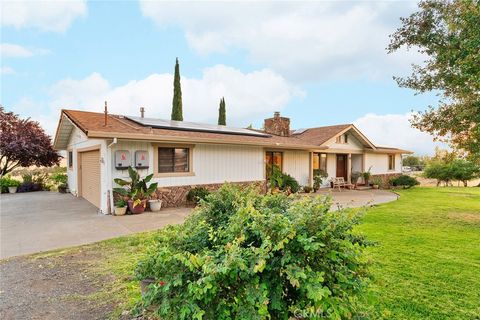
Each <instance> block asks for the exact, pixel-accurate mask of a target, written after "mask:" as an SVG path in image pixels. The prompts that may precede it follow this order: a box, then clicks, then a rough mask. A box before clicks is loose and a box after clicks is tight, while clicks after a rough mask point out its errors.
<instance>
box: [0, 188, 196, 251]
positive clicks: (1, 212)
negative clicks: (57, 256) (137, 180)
mask: <svg viewBox="0 0 480 320" xmlns="http://www.w3.org/2000/svg"><path fill="white" fill-rule="evenodd" d="M190 211H191V209H190V208H179V209H162V210H161V211H160V212H158V213H152V212H146V213H143V214H139V215H126V216H120V217H115V216H111V215H103V214H98V213H97V208H95V207H94V206H93V205H91V204H90V203H89V202H87V201H86V200H84V199H81V198H76V197H74V196H72V195H70V194H60V193H56V192H29V193H16V194H2V195H1V196H0V259H3V258H8V257H12V256H18V255H24V254H28V253H35V252H41V251H47V250H52V249H58V248H63V247H70V246H76V245H81V244H87V243H92V242H96V241H100V240H105V239H109V238H115V237H118V236H122V235H127V234H131V233H136V232H142V231H149V230H155V229H159V228H161V227H163V226H165V225H168V224H174V223H180V222H183V220H184V219H185V217H186V216H187V215H188V214H189V213H190Z"/></svg>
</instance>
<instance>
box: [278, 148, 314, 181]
mask: <svg viewBox="0 0 480 320" xmlns="http://www.w3.org/2000/svg"><path fill="white" fill-rule="evenodd" d="M309 171H310V154H309V152H307V151H293V150H288V151H284V153H283V172H285V173H288V174H290V175H291V176H292V177H294V178H295V179H296V180H297V181H298V183H299V184H300V185H302V186H305V185H308V184H309V178H310V174H309Z"/></svg>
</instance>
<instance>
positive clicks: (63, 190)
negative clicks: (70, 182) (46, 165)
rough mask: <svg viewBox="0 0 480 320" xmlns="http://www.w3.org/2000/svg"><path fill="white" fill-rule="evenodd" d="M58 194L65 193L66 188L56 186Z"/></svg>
mask: <svg viewBox="0 0 480 320" xmlns="http://www.w3.org/2000/svg"><path fill="white" fill-rule="evenodd" d="M58 192H60V193H67V187H65V186H58Z"/></svg>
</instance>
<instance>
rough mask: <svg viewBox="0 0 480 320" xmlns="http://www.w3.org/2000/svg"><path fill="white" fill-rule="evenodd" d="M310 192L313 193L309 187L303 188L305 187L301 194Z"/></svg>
mask: <svg viewBox="0 0 480 320" xmlns="http://www.w3.org/2000/svg"><path fill="white" fill-rule="evenodd" d="M312 191H313V188H312V187H310V186H305V187H303V192H305V193H310V192H312Z"/></svg>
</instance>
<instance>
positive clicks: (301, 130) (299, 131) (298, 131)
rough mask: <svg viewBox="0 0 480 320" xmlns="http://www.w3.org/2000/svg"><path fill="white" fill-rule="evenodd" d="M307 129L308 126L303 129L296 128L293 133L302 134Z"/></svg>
mask: <svg viewBox="0 0 480 320" xmlns="http://www.w3.org/2000/svg"><path fill="white" fill-rule="evenodd" d="M307 130H308V128H301V129H298V130H295V132H293V134H302V133H304V132H305V131H307Z"/></svg>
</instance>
